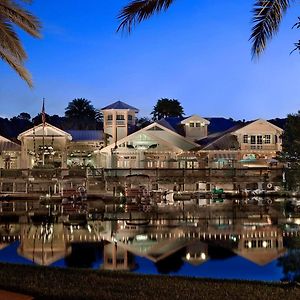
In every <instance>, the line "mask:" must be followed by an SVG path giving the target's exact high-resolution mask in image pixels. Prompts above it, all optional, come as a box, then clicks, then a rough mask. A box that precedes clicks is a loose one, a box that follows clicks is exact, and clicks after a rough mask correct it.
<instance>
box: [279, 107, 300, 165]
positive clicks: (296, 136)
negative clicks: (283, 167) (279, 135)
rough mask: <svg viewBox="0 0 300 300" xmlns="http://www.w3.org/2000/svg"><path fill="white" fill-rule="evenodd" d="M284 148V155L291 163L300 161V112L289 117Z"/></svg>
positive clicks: (285, 129)
mask: <svg viewBox="0 0 300 300" xmlns="http://www.w3.org/2000/svg"><path fill="white" fill-rule="evenodd" d="M282 146H283V153H284V155H285V156H286V157H287V158H288V160H289V161H294V160H296V161H297V160H299V159H300V111H298V113H296V114H289V115H288V116H287V120H286V124H285V128H284V133H283V140H282Z"/></svg>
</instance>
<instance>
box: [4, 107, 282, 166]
mask: <svg viewBox="0 0 300 300" xmlns="http://www.w3.org/2000/svg"><path fill="white" fill-rule="evenodd" d="M138 111H139V110H138V109H137V108H135V107H133V106H130V105H128V104H126V103H124V102H121V101H117V102H115V103H113V104H110V105H108V106H105V107H103V108H102V109H101V112H102V114H103V130H69V131H64V130H62V129H59V128H57V127H55V126H53V125H51V124H48V123H44V124H43V123H42V124H40V125H38V126H35V127H33V128H31V129H29V130H27V131H25V132H23V133H21V134H20V135H19V136H18V140H19V141H20V145H18V144H17V143H15V142H12V141H10V140H8V139H6V138H4V137H0V151H1V152H0V167H1V168H3V169H10V168H12V169H15V168H22V169H28V168H29V169H31V168H39V167H41V166H52V167H55V168H61V169H66V168H70V167H83V166H88V167H91V168H118V169H122V168H124V169H130V168H132V169H134V168H140V169H154V168H183V169H197V168H205V167H210V168H223V167H251V166H270V165H271V164H274V163H276V162H277V161H276V159H275V158H276V155H277V153H278V152H280V151H281V149H282V133H283V130H282V129H281V128H279V127H277V126H275V125H274V124H272V123H270V122H268V121H266V120H262V119H258V120H255V121H253V122H247V123H245V122H240V123H237V125H235V126H233V127H231V128H227V129H226V130H223V131H222V130H221V131H219V132H211V127H212V126H213V125H214V124H213V121H212V119H205V118H202V117H200V116H198V115H192V116H189V117H187V118H165V119H160V120H159V121H156V122H153V123H151V124H150V125H148V126H147V127H145V128H142V129H138V128H137V127H136V114H137V113H138Z"/></svg>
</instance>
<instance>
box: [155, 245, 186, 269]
mask: <svg viewBox="0 0 300 300" xmlns="http://www.w3.org/2000/svg"><path fill="white" fill-rule="evenodd" d="M185 252H186V250H185V249H181V250H179V251H177V252H176V253H174V254H172V255H170V256H168V257H167V258H165V259H162V260H160V261H158V262H157V263H156V264H155V266H156V268H157V271H158V272H159V273H161V274H169V273H177V272H178V271H179V270H180V269H181V268H182V266H183V264H184V262H183V260H182V257H183V256H185Z"/></svg>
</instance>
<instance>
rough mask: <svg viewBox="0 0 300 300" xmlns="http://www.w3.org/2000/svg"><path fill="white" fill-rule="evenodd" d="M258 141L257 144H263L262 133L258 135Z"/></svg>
mask: <svg viewBox="0 0 300 300" xmlns="http://www.w3.org/2000/svg"><path fill="white" fill-rule="evenodd" d="M256 139H257V140H256V143H257V144H259V145H261V144H262V135H258V136H257V137H256Z"/></svg>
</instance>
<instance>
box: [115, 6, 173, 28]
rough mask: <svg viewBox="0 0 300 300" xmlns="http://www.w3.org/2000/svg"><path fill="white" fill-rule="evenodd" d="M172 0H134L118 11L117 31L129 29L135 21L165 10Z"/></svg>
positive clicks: (138, 21) (137, 21)
mask: <svg viewBox="0 0 300 300" xmlns="http://www.w3.org/2000/svg"><path fill="white" fill-rule="evenodd" d="M173 2H174V0H134V1H132V2H130V3H129V4H128V5H126V6H125V7H124V8H123V9H122V10H121V12H120V14H119V16H118V19H119V20H120V25H119V27H118V29H117V31H120V30H127V31H128V32H130V31H131V29H132V27H133V26H134V25H135V24H136V23H140V22H142V21H143V20H145V19H148V18H150V17H151V16H152V15H153V14H154V13H156V12H160V11H163V10H167V9H168V8H169V6H170V5H171V4H172V3H173Z"/></svg>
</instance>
